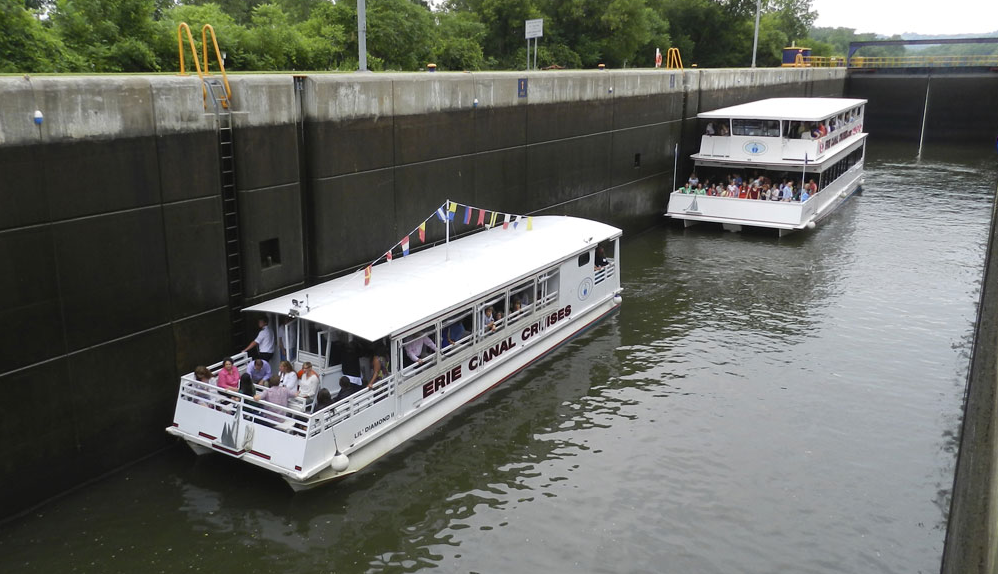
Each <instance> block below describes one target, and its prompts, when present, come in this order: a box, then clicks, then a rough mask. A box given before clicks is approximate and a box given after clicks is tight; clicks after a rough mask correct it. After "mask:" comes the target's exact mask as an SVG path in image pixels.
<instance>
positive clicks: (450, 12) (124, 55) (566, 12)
mask: <svg viewBox="0 0 998 574" xmlns="http://www.w3.org/2000/svg"><path fill="white" fill-rule="evenodd" d="M762 6H763V11H762V17H761V21H760V31H759V50H758V65H759V66H778V65H779V64H780V61H781V50H782V48H783V47H785V46H789V45H790V44H791V42H797V44H798V45H800V44H802V43H805V44H806V43H807V42H809V41H814V42H816V44H817V47H816V48H815V55H832V53H831V52H833V51H835V50H840V51H841V52H842V53H844V49H842V48H839V47H838V45H837V44H836V43H835V42H837V41H838V40H840V39H841V38H840V36H842V34H846V35H849V34H852V35H855V34H854V31H852V30H850V29H836V30H839V31H843V32H842V33H840V34H838V35H835V34H829V35H827V37H828V39H827V40H824V39H821V38H819V39H812V38H809V37H808V35H809V32H810V31H811V26H812V24H813V22H814V19H815V18H816V17H817V13H816V12H814V11H813V10H812V9H811V0H763V1H762ZM755 9H756V1H755V0H434V1H432V2H431V1H430V0H367V49H368V66H369V68H370V69H372V70H418V69H421V68H424V67H425V66H426V64H427V63H430V62H433V63H435V64H436V65H437V67H438V69H441V70H510V69H514V70H515V69H522V68H523V67H524V65H525V63H524V62H525V60H526V50H527V46H526V41H525V40H524V21H525V20H529V19H534V18H543V19H544V37H543V38H542V39H541V40H540V42H539V44H538V45H539V49H538V57H537V61H538V65H539V66H540V67H549V66H550V67H561V68H593V67H596V66H597V65H598V64H600V63H602V64H605V65H606V66H607V67H610V68H621V67H651V66H653V65H654V55H655V48H660V49H661V50H662V51H663V52H665V50H666V49H667V48H669V47H672V46H675V47H678V48H679V49H680V53H681V54H682V57H683V61H684V63H686V65H687V66H689V65H691V64H694V63H695V64H697V65H698V66H700V67H743V66H747V65H749V63H750V62H751V58H752V54H751V51H752V41H753V32H754V26H755ZM181 22H187V23H188V24H189V25H190V27H191V29H192V31H193V32H194V36H195V42H196V43H197V44H198V50H199V51H200V49H201V47H200V41H201V38H200V33H199V31H200V29H201V26H202V25H203V24H206V23H207V24H211V25H212V26H213V27H214V29H215V32H216V34H217V36H218V41H219V45H220V48H221V50H222V51H224V52H225V66H226V69H227V70H233V71H292V70H294V71H326V70H344V71H350V70H356V69H357V6H356V0H335V1H332V0H214V1H206V0H0V72H7V73H10V72H14V73H26V72H93V73H103V72H169V71H175V70H178V69H179V61H178V54H177V26H178V24H180V23H181ZM185 44H186V42H185ZM185 48H186V46H185ZM186 50H187V51H186V54H185V59H187V61H188V66H192V64H191V63H190V52H189V48H186ZM826 52H828V53H826Z"/></svg>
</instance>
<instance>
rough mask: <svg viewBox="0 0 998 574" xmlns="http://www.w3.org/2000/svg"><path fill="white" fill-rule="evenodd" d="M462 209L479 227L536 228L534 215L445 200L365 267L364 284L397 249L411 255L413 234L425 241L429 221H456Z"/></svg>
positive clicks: (467, 220) (403, 255)
mask: <svg viewBox="0 0 998 574" xmlns="http://www.w3.org/2000/svg"><path fill="white" fill-rule="evenodd" d="M461 209H463V214H462V215H463V217H462V218H461V219H462V221H463V222H464V224H465V225H472V223H471V221H472V220H473V219H474V220H475V224H474V225H476V226H478V227H486V228H492V227H496V226H499V225H502V228H503V229H510V228H512V229H516V228H517V227H518V226H519V225H520V224H521V223H524V224H525V225H526V227H527V231H532V230H533V229H534V222H533V218H532V217H529V216H526V215H517V214H513V213H504V212H500V211H492V210H489V209H482V208H480V207H475V206H473V205H467V204H464V203H458V202H456V201H450V200H448V201H445V202H444V203H443V205H441V206H440V207H438V208H437V210H436V211H435V212H433V213H431V214H430V215H429V216H428V217H427V218H426V219H424V220H423V221H422V222H421V223H420V224H419V225H417V226H416V227H415V228H414V229H413V230H412V231H410V232H409V233H407V234H406V235H405V236H404V237H402V239H401V240H399V242H398V243H396V244H395V245H393V246H392V247H391V249H389V250H388V251H386V252H385V253H384V255H382V256H380V257H378V258H377V259H375V260H374V261H372V262H371V263H369V264H368V265H367V267H365V268H364V285H370V284H371V275H372V273H373V272H374V266H375V265H377V264H378V263H381V262H382V261H391V260H392V259H393V258H394V257H395V252H396V251H400V252H401V253H402V257H407V256H408V255H409V246H410V243H411V240H410V238H411V237H412V235H413V234H416V235H417V236H418V237H419V242H420V243H425V242H426V223H427V222H429V221H431V220H432V219H433V218H434V217H436V218H437V219H439V220H440V221H441V222H442V223H444V224H446V223H447V222H449V221H454V220H455V219H457V216H458V210H461ZM476 212H477V216H476ZM448 232H449V231H448Z"/></svg>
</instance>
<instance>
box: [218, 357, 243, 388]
mask: <svg viewBox="0 0 998 574" xmlns="http://www.w3.org/2000/svg"><path fill="white" fill-rule="evenodd" d="M218 388H220V389H225V390H227V391H236V390H239V367H237V366H235V364H234V363H233V362H232V358H231V357H226V359H225V360H224V361H222V368H221V369H219V371H218Z"/></svg>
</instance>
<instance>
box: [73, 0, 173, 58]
mask: <svg viewBox="0 0 998 574" xmlns="http://www.w3.org/2000/svg"><path fill="white" fill-rule="evenodd" d="M153 9H154V5H153V0H58V4H57V5H56V10H55V12H54V14H53V22H54V24H55V29H56V31H58V33H59V35H60V36H61V37H62V40H63V42H64V43H65V44H66V46H67V47H68V48H69V49H71V50H73V51H74V52H76V53H77V54H78V55H80V57H82V58H83V59H84V60H85V61H86V62H87V63H88V64H89V66H90V67H91V70H92V71H94V72H149V71H156V70H158V69H159V66H158V64H157V62H156V56H155V54H154V52H153V50H152V48H151V47H150V46H149V44H148V40H149V38H151V37H153V36H154V34H155V28H154V26H153V20H152V14H153Z"/></svg>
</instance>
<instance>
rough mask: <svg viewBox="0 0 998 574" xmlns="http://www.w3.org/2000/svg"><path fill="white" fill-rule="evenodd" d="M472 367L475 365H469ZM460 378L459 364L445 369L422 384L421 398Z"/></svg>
mask: <svg viewBox="0 0 998 574" xmlns="http://www.w3.org/2000/svg"><path fill="white" fill-rule="evenodd" d="M472 360H474V359H472ZM471 368H472V369H474V368H475V367H471ZM460 378H461V365H458V366H456V367H454V368H453V369H451V370H449V371H446V372H445V373H443V374H442V375H437V378H435V379H430V380H428V381H426V383H424V384H423V398H424V399H425V398H426V397H428V396H430V395H432V394H433V393H435V392H437V391H438V390H440V389H442V388H444V387H446V386H447V385H449V384H451V383H453V382H454V381H456V380H458V379H460Z"/></svg>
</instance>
